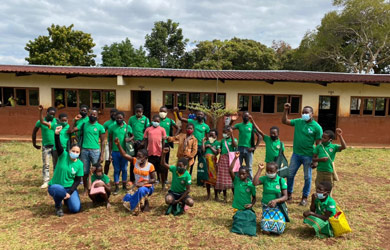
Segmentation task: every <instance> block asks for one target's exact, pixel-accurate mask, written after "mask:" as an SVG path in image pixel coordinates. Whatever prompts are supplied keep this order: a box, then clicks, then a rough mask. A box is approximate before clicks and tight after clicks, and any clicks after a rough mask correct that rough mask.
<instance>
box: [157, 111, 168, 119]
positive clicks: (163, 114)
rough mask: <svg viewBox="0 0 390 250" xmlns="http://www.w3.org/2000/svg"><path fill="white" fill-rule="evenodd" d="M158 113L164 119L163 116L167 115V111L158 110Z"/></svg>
mask: <svg viewBox="0 0 390 250" xmlns="http://www.w3.org/2000/svg"><path fill="white" fill-rule="evenodd" d="M158 115H159V116H160V117H161V119H165V117H167V112H160V113H158Z"/></svg>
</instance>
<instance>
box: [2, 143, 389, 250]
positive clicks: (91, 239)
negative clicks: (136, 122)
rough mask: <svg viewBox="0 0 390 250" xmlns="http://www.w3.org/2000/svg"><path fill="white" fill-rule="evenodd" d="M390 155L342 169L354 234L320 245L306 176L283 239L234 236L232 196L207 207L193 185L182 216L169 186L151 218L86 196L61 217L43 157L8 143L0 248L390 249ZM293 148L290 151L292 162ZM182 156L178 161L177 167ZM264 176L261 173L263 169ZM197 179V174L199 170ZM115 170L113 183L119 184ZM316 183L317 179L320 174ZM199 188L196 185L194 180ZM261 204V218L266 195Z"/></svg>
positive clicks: (341, 199) (357, 153)
mask: <svg viewBox="0 0 390 250" xmlns="http://www.w3.org/2000/svg"><path fill="white" fill-rule="evenodd" d="M389 153H390V150H385V149H348V150H346V151H344V152H342V153H339V154H338V155H337V157H336V164H337V169H338V173H339V176H340V181H339V182H337V184H336V188H335V190H334V198H335V200H336V202H337V203H338V204H339V205H340V206H341V207H342V208H343V209H344V212H345V213H346V215H347V218H348V221H349V223H350V226H351V227H352V230H353V232H352V233H351V234H348V235H346V236H343V237H340V238H332V239H325V240H320V239H316V238H315V237H314V233H313V231H312V230H311V229H310V228H309V227H307V226H306V225H304V224H303V223H302V213H303V211H304V210H305V209H307V208H303V207H300V206H298V202H299V197H300V194H301V190H302V186H303V171H302V170H299V174H298V175H297V177H296V187H295V190H296V191H297V192H296V193H295V196H294V198H295V199H294V202H293V203H292V204H291V205H289V212H290V216H291V218H292V222H291V223H288V225H287V229H286V230H285V233H284V234H283V235H282V236H264V235H261V234H258V236H257V237H247V236H240V235H236V234H233V233H230V228H231V224H232V215H233V210H232V207H231V201H232V195H231V193H230V192H229V193H228V203H227V204H225V203H222V202H215V201H206V200H205V196H206V190H205V189H204V188H202V187H197V186H195V185H193V187H192V193H191V196H192V197H193V198H194V200H195V206H194V207H193V208H192V209H190V210H189V211H188V212H187V213H186V214H184V215H182V216H178V217H173V216H165V215H163V214H164V211H165V209H166V205H165V204H164V196H165V193H162V192H161V187H160V186H158V187H157V188H156V192H155V193H154V194H153V196H152V197H151V199H150V202H151V208H152V210H151V212H149V213H145V214H141V215H139V216H132V215H130V214H129V213H128V211H127V210H125V208H123V206H122V204H121V198H122V197H123V195H124V193H121V194H120V195H118V196H113V197H112V198H111V202H112V205H113V206H112V207H111V209H110V210H108V211H107V210H106V209H105V208H104V207H97V208H94V207H93V206H92V204H91V202H90V200H89V198H88V197H81V199H82V212H81V213H79V214H75V215H72V214H68V213H66V214H65V216H64V217H62V218H58V217H56V216H55V214H54V202H53V200H52V199H51V197H50V196H49V195H48V194H47V191H46V190H41V189H40V188H39V186H40V185H41V184H42V183H41V153H40V151H38V150H35V149H34V148H33V147H32V146H31V144H30V143H17V142H14V143H1V144H0V200H1V206H0V229H1V230H0V248H1V249H21V248H23V249H26V248H27V249H39V248H44V249H46V248H55V249H73V248H91V249H102V248H104V249H118V248H120V249H123V248H131V249H141V248H145V247H151V248H173V249H181V248H200V247H203V248H212V249H215V248H225V249H226V248H229V249H233V248H246V249H258V248H261V249H263V248H264V249H265V248H269V247H273V248H280V249H283V248H287V247H288V248H289V249H324V248H329V247H332V248H335V249H383V248H388V247H389V243H390V227H389V226H388V223H389V222H390V220H389V218H388V216H386V215H387V211H389V209H390V199H389V198H388V194H389V193H390V179H389V176H390V168H389V165H390V157H389V156H388V155H389ZM290 155H291V148H288V149H287V157H288V158H289V157H290ZM173 156H174V153H173V154H172V158H171V162H174V157H173ZM263 159H264V148H261V149H260V150H258V151H257V152H256V154H255V160H254V162H255V164H254V165H255V166H256V165H257V163H258V162H260V161H262V160H263ZM255 170H257V167H256V168H255ZM195 173H196V171H195ZM112 174H113V171H112V168H111V169H110V174H109V175H110V177H111V178H112ZM313 179H315V173H314V174H313ZM193 182H194V183H196V180H193ZM257 189H258V203H257V204H256V206H255V211H256V213H257V217H258V221H260V218H261V207H260V200H261V191H262V188H261V187H258V188H257Z"/></svg>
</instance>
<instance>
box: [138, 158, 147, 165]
mask: <svg viewBox="0 0 390 250" xmlns="http://www.w3.org/2000/svg"><path fill="white" fill-rule="evenodd" d="M145 161H146V159H144V160H140V159H138V158H137V162H138V163H139V164H141V165H142V164H144V163H145Z"/></svg>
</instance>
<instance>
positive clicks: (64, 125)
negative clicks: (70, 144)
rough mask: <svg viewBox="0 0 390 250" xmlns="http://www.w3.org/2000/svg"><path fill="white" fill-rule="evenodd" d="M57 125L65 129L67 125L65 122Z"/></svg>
mask: <svg viewBox="0 0 390 250" xmlns="http://www.w3.org/2000/svg"><path fill="white" fill-rule="evenodd" d="M58 125H60V126H61V127H63V128H64V127H66V125H68V123H67V122H59V123H58Z"/></svg>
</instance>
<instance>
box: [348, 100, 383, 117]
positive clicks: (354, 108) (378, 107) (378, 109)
mask: <svg viewBox="0 0 390 250" xmlns="http://www.w3.org/2000/svg"><path fill="white" fill-rule="evenodd" d="M389 102H390V98H389V97H352V98H351V106H350V114H351V115H364V116H368V115H374V116H386V113H387V114H388V115H390V105H389Z"/></svg>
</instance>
